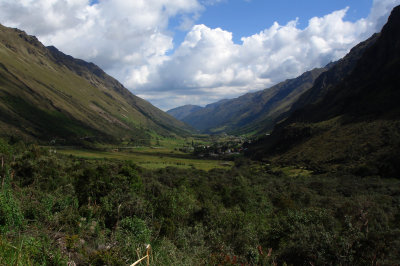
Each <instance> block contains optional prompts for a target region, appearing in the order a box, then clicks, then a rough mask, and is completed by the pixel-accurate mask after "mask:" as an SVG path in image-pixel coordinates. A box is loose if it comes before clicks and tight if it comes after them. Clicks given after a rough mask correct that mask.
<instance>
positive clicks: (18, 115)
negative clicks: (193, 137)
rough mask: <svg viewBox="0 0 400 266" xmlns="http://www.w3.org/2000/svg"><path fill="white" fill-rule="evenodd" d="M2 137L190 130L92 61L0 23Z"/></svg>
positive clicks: (108, 137)
mask: <svg viewBox="0 0 400 266" xmlns="http://www.w3.org/2000/svg"><path fill="white" fill-rule="evenodd" d="M0 113H1V115H0V128H1V129H2V130H1V132H2V134H3V135H13V134H17V135H21V136H24V137H26V138H28V139H39V140H41V141H48V140H49V139H54V138H56V139H57V138H61V139H68V140H69V141H72V142H79V140H80V139H82V138H85V137H87V136H94V138H97V139H98V140H101V141H106V142H107V141H121V139H149V138H151V136H152V134H158V135H164V136H174V135H176V136H177V135H185V134H186V135H187V134H189V132H190V130H191V129H190V127H188V126H187V125H185V124H184V123H182V122H181V121H178V120H176V119H175V118H173V117H172V116H170V115H168V114H166V113H164V112H163V111H161V110H159V109H158V108H156V107H154V106H152V105H151V104H150V103H148V102H147V101H145V100H143V99H141V98H139V97H137V96H135V95H133V94H132V93H131V92H130V91H128V90H127V89H126V88H125V87H124V86H123V85H122V84H121V83H119V82H118V81H117V80H116V79H114V78H112V77H111V76H109V75H107V74H106V73H105V72H104V71H103V70H101V69H100V68H99V67H98V66H96V65H95V64H93V63H88V62H85V61H83V60H81V59H75V58H73V57H72V56H69V55H65V54H64V53H62V52H60V51H59V50H58V49H57V48H55V47H45V46H44V45H43V44H42V43H40V41H39V40H38V39H37V38H36V37H34V36H30V35H27V34H26V33H25V32H24V31H21V30H19V29H12V28H8V27H5V26H2V25H0Z"/></svg>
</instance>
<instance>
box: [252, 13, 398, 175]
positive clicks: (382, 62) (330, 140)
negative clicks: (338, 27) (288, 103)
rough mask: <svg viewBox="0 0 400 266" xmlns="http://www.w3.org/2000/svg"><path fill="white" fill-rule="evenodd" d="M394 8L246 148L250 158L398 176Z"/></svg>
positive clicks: (315, 168) (396, 31) (324, 169)
mask: <svg viewBox="0 0 400 266" xmlns="http://www.w3.org/2000/svg"><path fill="white" fill-rule="evenodd" d="M399 71H400V6H398V7H396V8H394V9H393V11H392V13H391V15H390V17H389V20H388V22H387V24H386V25H385V26H384V27H383V29H382V31H381V33H380V34H377V35H374V36H372V37H371V38H370V39H368V40H367V41H365V42H363V43H361V44H359V45H358V46H356V47H355V48H354V49H353V50H352V51H351V52H350V53H349V54H348V55H347V56H346V57H345V58H344V59H343V60H341V61H340V62H339V63H337V64H336V65H335V66H334V67H332V68H330V69H329V70H328V71H326V72H325V73H323V74H321V75H320V77H319V78H318V79H317V80H316V81H315V84H314V86H313V87H312V88H311V89H309V90H308V91H307V92H306V93H304V94H303V95H302V96H301V97H300V98H299V100H298V101H297V102H295V103H294V104H293V105H292V110H291V114H290V115H289V116H288V117H287V118H286V119H285V120H284V121H282V122H281V123H279V124H277V125H276V126H275V129H274V130H273V132H272V134H271V135H269V136H265V137H263V138H260V139H259V140H258V141H256V142H255V143H253V144H252V145H250V146H249V147H248V148H249V150H248V154H249V155H251V156H253V157H254V158H258V159H263V160H274V161H277V162H279V163H281V164H291V165H293V164H301V165H307V167H310V168H312V169H313V170H316V171H330V172H331V171H340V170H341V169H343V168H350V170H352V171H354V172H355V173H356V174H357V175H377V174H379V175H380V176H388V177H397V178H398V176H399V174H400V153H399V151H400V105H399V102H400V75H399V73H400V72H399Z"/></svg>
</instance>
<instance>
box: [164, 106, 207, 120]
mask: <svg viewBox="0 0 400 266" xmlns="http://www.w3.org/2000/svg"><path fill="white" fill-rule="evenodd" d="M200 109H203V107H201V106H198V105H191V104H188V105H184V106H179V107H176V108H173V109H171V110H168V111H167V114H170V115H172V116H173V117H175V118H176V119H178V120H182V119H184V118H185V117H187V116H188V115H190V114H192V113H194V112H197V111H198V110H200Z"/></svg>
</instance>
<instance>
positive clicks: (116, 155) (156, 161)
mask: <svg viewBox="0 0 400 266" xmlns="http://www.w3.org/2000/svg"><path fill="white" fill-rule="evenodd" d="M57 151H58V152H59V153H62V154H65V155H72V156H75V157H78V158H85V159H114V160H122V161H126V160H131V161H133V162H134V163H136V164H137V165H139V166H141V167H143V168H146V169H159V168H165V167H168V166H172V167H178V168H195V169H199V170H204V171H208V170H211V169H214V168H223V169H229V168H231V167H232V166H233V162H231V161H222V160H208V159H200V158H196V157H193V156H191V155H190V154H186V153H183V152H180V151H175V150H171V149H169V148H165V147H153V148H151V147H131V148H119V149H117V148H116V149H114V150H112V151H95V150H84V149H75V148H60V149H58V150H57Z"/></svg>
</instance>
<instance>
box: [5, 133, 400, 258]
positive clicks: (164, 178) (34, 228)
mask: <svg viewBox="0 0 400 266" xmlns="http://www.w3.org/2000/svg"><path fill="white" fill-rule="evenodd" d="M0 144H1V145H0V149H1V154H2V156H3V160H4V165H3V168H2V172H1V178H2V185H1V186H2V187H1V189H0V214H1V215H0V232H1V233H0V258H1V260H0V264H6V265H8V264H17V265H18V264H19V265H36V264H66V263H67V262H68V261H69V262H71V261H74V262H76V263H78V264H83V265H87V264H91V265H105V264H107V265H126V264H128V263H132V262H134V261H136V260H137V259H138V257H140V256H142V255H144V252H145V244H148V243H150V244H151V245H152V263H153V264H154V265H204V264H210V265H218V264H225V265H236V264H240V263H250V264H253V265H269V264H272V263H278V264H283V263H287V264H289V265H310V264H314V265H323V264H335V265H337V264H342V265H365V264H371V263H372V264H398V263H399V262H400V254H399V250H400V204H399V203H400V186H399V184H400V182H399V181H398V180H388V179H381V178H379V177H368V176H367V177H357V176H354V175H353V174H349V173H336V174H334V175H333V174H325V175H318V176H317V175H315V176H313V175H309V176H298V177H293V176H290V175H287V174H286V172H285V171H277V170H274V171H271V166H268V167H265V166H262V165H259V164H255V163H252V162H249V161H246V160H244V161H243V163H241V164H237V166H236V168H233V169H232V170H229V171H224V170H212V171H210V172H204V171H199V170H195V169H188V170H183V169H176V168H166V169H160V170H156V171H148V170H144V169H140V168H138V167H136V166H135V164H134V163H132V162H120V161H91V160H83V159H74V158H70V157H66V156H60V155H56V154H54V152H50V151H49V150H46V149H41V148H39V147H37V146H29V147H24V145H23V144H15V145H9V144H8V143H7V142H4V141H3V142H2V143H0ZM275 173H279V176H277V174H275Z"/></svg>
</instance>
